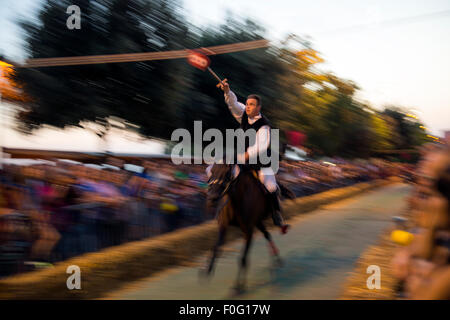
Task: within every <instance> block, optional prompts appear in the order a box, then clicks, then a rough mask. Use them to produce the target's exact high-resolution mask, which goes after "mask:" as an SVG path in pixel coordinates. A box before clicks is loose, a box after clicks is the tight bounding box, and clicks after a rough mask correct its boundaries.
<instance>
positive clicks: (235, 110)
mask: <svg viewBox="0 0 450 320" xmlns="http://www.w3.org/2000/svg"><path fill="white" fill-rule="evenodd" d="M224 95H225V103H226V104H227V105H228V109H230V112H231V114H232V115H233V117H234V118H235V119H236V120H237V122H239V123H241V120H242V115H243V114H244V111H245V105H244V104H242V103H240V102H239V101H238V100H237V98H236V95H235V94H234V92H233V91H231V90H230V91H228V93H225V94H224Z"/></svg>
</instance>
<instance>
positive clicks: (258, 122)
mask: <svg viewBox="0 0 450 320" xmlns="http://www.w3.org/2000/svg"><path fill="white" fill-rule="evenodd" d="M262 126H269V128H271V127H272V126H271V124H270V122H269V120H267V118H266V117H265V116H263V115H261V118H259V119H258V120H256V121H255V122H254V123H253V124H250V123H248V115H247V113H246V112H245V111H244V114H243V115H242V120H241V129H242V130H244V131H247V130H248V129H254V130H255V131H256V132H258V130H259V129H260V128H261V127H262ZM269 132H270V129H269ZM271 138H272V137H271ZM250 146H251V145H250V141H249V139H248V138H246V139H245V151H247V149H248V148H249V147H250ZM266 152H267V157H269V158H270V157H271V154H272V150H271V148H270V143H269V147H268V148H267V151H266ZM256 159H257V163H256V164H249V165H248V166H249V167H250V168H252V169H255V170H259V169H260V168H266V167H270V162H269V163H268V164H262V163H261V161H260V159H259V154H258V155H257V158H256ZM247 163H248V162H247Z"/></svg>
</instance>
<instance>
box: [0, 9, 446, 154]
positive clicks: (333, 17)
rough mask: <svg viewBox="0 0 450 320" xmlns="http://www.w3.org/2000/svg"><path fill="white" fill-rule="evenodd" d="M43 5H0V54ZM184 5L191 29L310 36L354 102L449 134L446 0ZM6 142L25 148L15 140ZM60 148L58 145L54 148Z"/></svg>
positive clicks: (9, 52)
mask: <svg viewBox="0 0 450 320" xmlns="http://www.w3.org/2000/svg"><path fill="white" fill-rule="evenodd" d="M41 2H42V0H19V1H17V0H16V1H10V0H0V8H2V10H1V11H0V24H1V28H0V54H3V55H5V56H7V57H10V58H13V59H17V60H20V59H23V58H24V52H23V47H22V46H23V42H22V40H21V34H20V32H19V29H18V28H17V26H16V25H15V23H14V20H15V19H17V18H18V17H19V16H20V15H24V16H27V15H28V16H30V15H32V14H33V13H34V12H36V8H38V7H39V4H40V3H41ZM182 4H183V7H184V9H183V11H184V14H185V15H186V16H187V17H188V18H189V20H190V21H191V22H193V23H194V24H196V25H207V24H212V25H215V24H217V25H218V24H220V23H222V21H223V20H224V17H225V15H226V13H227V11H231V12H233V13H234V14H237V15H240V16H244V17H251V18H253V19H254V20H256V21H258V22H259V23H260V24H261V25H263V26H264V27H265V28H266V30H267V39H269V40H271V41H274V42H277V41H279V40H280V39H282V38H284V36H285V35H286V34H288V33H295V34H298V35H300V36H303V37H308V38H309V39H310V40H311V41H312V44H313V47H314V48H315V49H316V50H318V51H319V52H320V53H321V55H322V57H323V58H325V60H326V63H324V64H323V65H322V66H321V67H320V68H321V69H322V70H326V71H332V72H334V73H335V74H336V75H338V76H340V77H342V78H346V79H350V80H353V81H355V82H356V83H357V84H358V85H359V87H360V88H361V90H360V91H359V92H358V95H357V97H358V99H360V100H364V101H368V102H369V103H370V104H371V105H372V106H374V107H376V108H379V109H381V108H382V107H383V106H385V105H388V104H395V105H400V106H403V107H405V108H408V109H409V110H411V111H412V112H413V113H415V114H416V115H417V116H419V118H420V119H421V120H422V121H423V122H424V124H425V126H426V127H427V128H429V130H430V132H431V133H432V134H435V135H439V136H442V135H443V131H444V130H450V121H449V119H450V90H449V87H450V59H449V58H448V57H450V2H449V1H444V0H428V1H423V0H422V1H417V0H409V1H407V0H396V1H390V0H378V1H373V0H364V1H358V0H340V1H331V0H328V1H325V0H315V1H303V0H277V1H260V0H226V1H225V0H183V1H182ZM5 8H6V10H5ZM227 76H228V75H227ZM228 77H229V78H232V75H229V76H228ZM50 136H51V135H50ZM92 139H95V137H93V138H92ZM112 140H114V139H112ZM8 141H9V143H7V144H11V143H13V144H14V143H15V144H16V145H17V146H20V145H21V143H22V142H21V141H20V138H17V137H15V138H14V140H11V139H8ZM49 143H50V144H51V142H49ZM58 143H59V142H57V141H56V140H55V142H54V145H55V146H56V145H57V144H58ZM8 146H12V145H8ZM118 148H120V144H119V145H118Z"/></svg>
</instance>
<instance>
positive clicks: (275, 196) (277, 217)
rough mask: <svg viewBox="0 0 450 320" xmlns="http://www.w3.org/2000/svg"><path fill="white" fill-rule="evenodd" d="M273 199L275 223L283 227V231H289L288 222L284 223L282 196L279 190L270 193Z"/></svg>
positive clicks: (273, 218)
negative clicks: (279, 195) (280, 196)
mask: <svg viewBox="0 0 450 320" xmlns="http://www.w3.org/2000/svg"><path fill="white" fill-rule="evenodd" d="M270 197H271V200H272V209H273V210H272V220H273V224H274V225H276V226H278V227H280V228H281V233H283V234H284V233H287V229H288V228H289V225H288V224H284V221H283V217H282V216H281V205H280V198H279V197H278V193H277V192H272V193H271V194H270Z"/></svg>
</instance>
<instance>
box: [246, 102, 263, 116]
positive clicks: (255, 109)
mask: <svg viewBox="0 0 450 320" xmlns="http://www.w3.org/2000/svg"><path fill="white" fill-rule="evenodd" d="M260 111H261V106H260V105H259V104H258V100H256V99H247V102H246V104H245V112H246V113H247V116H249V117H250V118H253V117H254V116H257V115H258V114H259V112H260Z"/></svg>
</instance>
